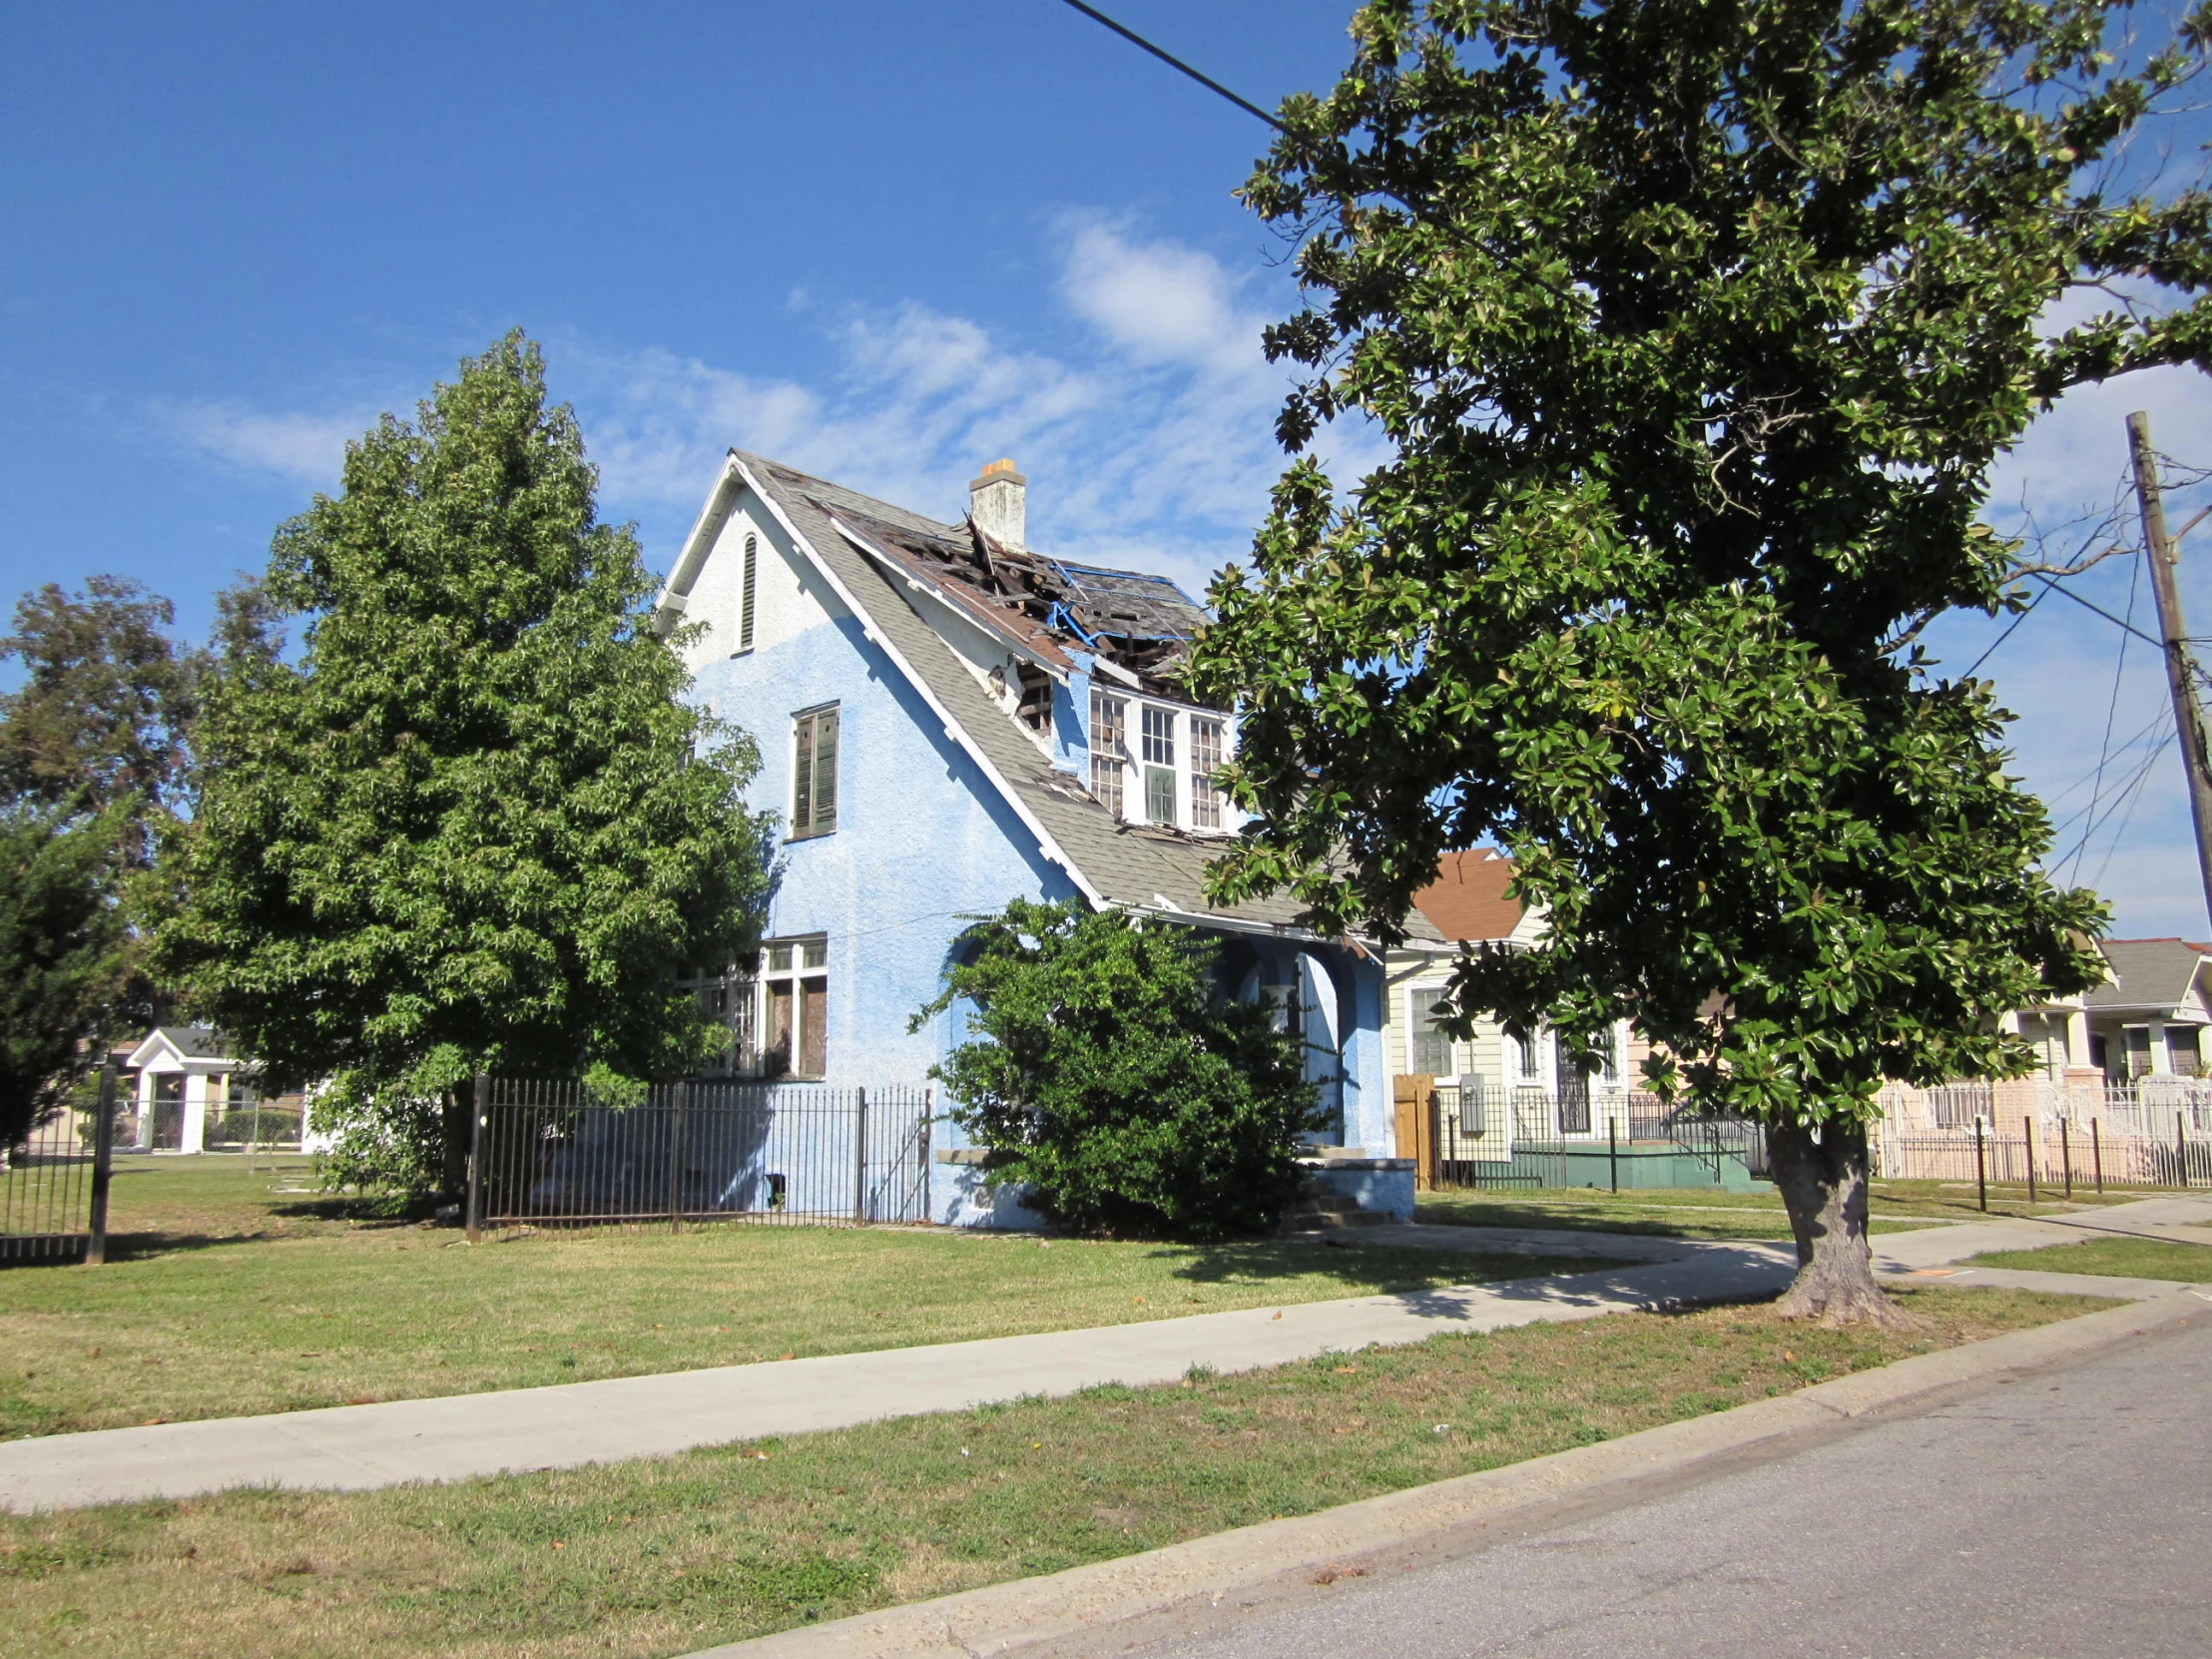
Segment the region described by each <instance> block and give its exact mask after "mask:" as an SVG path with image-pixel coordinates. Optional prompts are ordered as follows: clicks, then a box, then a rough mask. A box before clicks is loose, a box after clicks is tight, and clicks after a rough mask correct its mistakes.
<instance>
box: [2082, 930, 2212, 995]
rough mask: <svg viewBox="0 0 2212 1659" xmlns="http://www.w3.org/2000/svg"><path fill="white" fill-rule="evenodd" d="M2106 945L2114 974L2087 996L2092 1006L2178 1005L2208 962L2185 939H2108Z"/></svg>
mask: <svg viewBox="0 0 2212 1659" xmlns="http://www.w3.org/2000/svg"><path fill="white" fill-rule="evenodd" d="M2102 948H2103V950H2104V959H2105V960H2106V961H2107V962H2109V963H2111V964H2112V977H2111V978H2110V979H2108V980H2106V981H2105V982H2104V983H2103V984H2101V985H2099V986H2097V987H2096V988H2095V989H2094V990H2092V991H2090V992H2089V994H2088V995H2087V996H2086V997H2085V998H2084V999H2083V1000H2084V1001H2085V1002H2086V1003H2087V1004H2088V1006H2089V1007H2090V1008H2092V1009H2100V1008H2101V1009H2114V1008H2172V1007H2175V1006H2177V1005H2178V1004H2179V1003H2180V1002H2181V1001H2182V1000H2183V999H2184V998H2185V997H2187V996H2188V994H2189V987H2190V985H2191V984H2192V983H2193V982H2194V980H2195V978H2196V972H2197V968H2198V966H2199V965H2200V964H2201V963H2202V962H2203V961H2204V953H2203V952H2202V951H2200V950H2199V949H2198V948H2197V947H2196V946H2195V945H2193V944H2190V943H2188V942H2187V941H2186V940H2183V939H2106V940H2105V941H2104V943H2103V946H2102Z"/></svg>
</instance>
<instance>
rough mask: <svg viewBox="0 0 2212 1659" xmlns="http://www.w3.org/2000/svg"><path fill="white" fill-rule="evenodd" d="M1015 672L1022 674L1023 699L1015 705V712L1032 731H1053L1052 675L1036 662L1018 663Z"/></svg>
mask: <svg viewBox="0 0 2212 1659" xmlns="http://www.w3.org/2000/svg"><path fill="white" fill-rule="evenodd" d="M1015 672H1016V673H1018V674H1019V675H1020V676H1021V701H1020V702H1019V703H1017V704H1016V705H1015V706H1014V713H1015V714H1016V715H1018V716H1020V717H1021V723H1022V725H1024V726H1026V727H1028V728H1029V730H1030V731H1032V732H1049V731H1051V730H1052V676H1050V675H1049V674H1047V673H1045V671H1044V670H1043V669H1041V668H1039V667H1037V665H1036V664H1034V663H1021V664H1018V665H1016V669H1015Z"/></svg>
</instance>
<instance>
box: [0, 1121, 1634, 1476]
mask: <svg viewBox="0 0 2212 1659" xmlns="http://www.w3.org/2000/svg"><path fill="white" fill-rule="evenodd" d="M305 1179H306V1172H305V1170H304V1168H303V1167H294V1168H290V1169H286V1170H282V1171H279V1172H277V1173H276V1174H272V1173H271V1172H270V1171H269V1170H267V1169H266V1168H265V1169H264V1170H262V1171H260V1172H252V1171H249V1170H248V1169H246V1168H245V1166H244V1165H243V1164H242V1163H239V1162H225V1161H222V1160H217V1159H175V1160H170V1159H164V1160H160V1161H155V1160H152V1159H134V1160H129V1161H127V1162H126V1163H125V1164H124V1166H123V1167H122V1169H121V1170H119V1172H118V1174H117V1177H116V1184H115V1185H116V1197H115V1214H116V1217H117V1228H118V1232H119V1235H120V1237H119V1238H118V1240H117V1246H116V1249H115V1250H114V1252H113V1253H112V1256H111V1260H110V1262H109V1264H108V1265H107V1266H106V1267H101V1268H87V1267H60V1266H22V1267H13V1268H8V1269H6V1270H4V1271H0V1356H4V1358H0V1436H5V1437H20V1436H23V1435H30V1434H53V1433H60V1432H63V1431H66V1430H71V1429H86V1428H113V1427H120V1426H124V1425H126V1424H131V1423H141V1422H146V1421H149V1420H163V1421H180V1420H184V1419H188V1418H193V1417H209V1416H238V1415H247V1414H251V1413H256V1412H262V1411H289V1410H299V1409H303V1408H306V1407H309V1406H317V1405H341V1404H345V1403H348V1402H360V1401H366V1400H383V1399H410V1398H424V1397H428V1396H431V1395H437V1394H454V1393H473V1392H479V1391H482V1390H486V1389H492V1388H519V1387H532V1386H537V1385H541V1384H545V1383H574V1382H583V1381H588V1380H591V1379H594V1378H603V1377H635V1376H644V1375H651V1374H657V1373H665V1372H676V1371H693V1370H698V1369H700V1368H703V1367H708V1366H729V1365H743V1364H747V1363H751V1362H755V1361H761V1360H776V1359H784V1358H792V1357H803V1356H815V1355H825V1354H851V1353H860V1352H867V1351H872V1350H878V1349H888V1348H907V1347H913V1346H917V1345H921V1344H929V1343H947V1342H960V1341H964V1340H967V1339H970V1338H978V1337H1006V1336H1017V1335H1022V1334H1026V1333H1030V1332H1040V1331H1064V1330H1071V1329H1076V1328H1080V1327H1086V1326H1106V1325H1119V1324H1126V1323H1130V1322H1134V1321H1140V1320H1154V1319H1170V1318H1177V1317H1180V1316H1183V1315H1187V1314H1200V1313H1219V1312H1223V1311H1226V1310H1230V1309H1237V1308H1250V1307H1259V1306H1268V1305H1283V1304H1290V1303H1303V1302H1320V1301H1327V1300H1330V1299H1332V1298H1337V1297H1350V1296H1364V1295H1369V1294H1373V1293H1381V1292H1400V1291H1416V1290H1428V1289H1434V1288H1436V1287H1440V1286H1445V1285H1457V1284H1467V1283H1473V1282H1478V1281H1483V1280H1499V1279H1519V1278H1528V1277H1533V1276H1536V1275H1541V1274H1547V1273H1573V1272H1580V1271H1584V1270H1586V1269H1587V1268H1588V1267H1589V1266H1591V1264H1590V1263H1588V1262H1575V1261H1561V1260H1556V1259H1536V1258H1530V1257H1526V1256H1509V1255H1497V1256H1485V1255H1475V1256H1463V1255H1458V1254H1453V1253H1434V1254H1431V1253H1428V1252H1421V1251H1405V1250H1391V1249H1383V1248H1369V1249H1337V1248H1332V1247H1327V1246H1323V1245H1319V1244H1312V1243H1292V1242H1287V1241H1274V1240H1268V1241H1259V1242H1250V1243H1241V1244H1231V1245H1222V1246H1215V1247H1193V1246H1173V1245H1152V1244H1136V1243H1114V1242H1101V1241H1090V1240H1073V1239H1052V1240H1046V1239H1040V1238H1037V1237H1034V1236H1013V1235H1003V1234H1002V1235H995V1236H991V1235H976V1234H972V1233H947V1232H944V1231H926V1230H918V1229H906V1230H888V1229H869V1230H840V1229H826V1228H815V1227H808V1228H796V1227H750V1226H739V1225H718V1226H710V1227H701V1228H695V1229H692V1230H689V1231H687V1232H684V1233H681V1234H670V1233H666V1232H658V1231H657V1232H650V1233H646V1232H640V1233H629V1234H624V1233H604V1234H593V1235H582V1236H579V1235H573V1234H571V1235H560V1236H556V1235H551V1234H536V1235H515V1236H509V1237H505V1238H500V1239H495V1240H490V1241H487V1242H486V1243H485V1244H483V1245H480V1246H477V1247H475V1248H473V1249H472V1248H470V1247H469V1246H467V1245H465V1244H463V1243H462V1242H461V1239H460V1234H459V1233H458V1232H457V1231H455V1230H454V1229H452V1228H428V1227H418V1226H411V1225H405V1224H402V1223H394V1222H384V1221H375V1220H364V1219H363V1218H362V1217H361V1216H359V1215H357V1214H353V1213H349V1211H348V1209H347V1207H346V1206H345V1205H343V1204H340V1203H337V1202H335V1201H332V1200H329V1199H326V1198H323V1197H320V1196H318V1195H315V1194H313V1193H302V1192H297V1191H286V1190H284V1189H286V1188H295V1187H297V1186H299V1185H300V1184H301V1183H302V1182H303V1181H304V1180H305Z"/></svg>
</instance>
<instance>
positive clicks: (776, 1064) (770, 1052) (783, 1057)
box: [761, 979, 797, 1077]
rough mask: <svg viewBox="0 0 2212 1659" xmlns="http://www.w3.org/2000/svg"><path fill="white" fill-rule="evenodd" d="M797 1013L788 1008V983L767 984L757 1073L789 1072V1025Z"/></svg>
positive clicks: (790, 1033) (783, 981)
mask: <svg viewBox="0 0 2212 1659" xmlns="http://www.w3.org/2000/svg"><path fill="white" fill-rule="evenodd" d="M796 1012H797V1010H796V1009H795V1008H794V1007H793V1005H792V982H791V981H790V980H789V979H771V980H770V981H769V982H768V1041H767V1042H765V1043H763V1044H762V1045H761V1071H762V1074H763V1075H765V1076H768V1077H782V1076H784V1075H785V1074H786V1073H787V1072H789V1071H790V1070H791V1069H792V1026H793V1023H794V1020H793V1015H794V1014H795V1013H796Z"/></svg>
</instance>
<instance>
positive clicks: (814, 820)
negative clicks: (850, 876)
mask: <svg viewBox="0 0 2212 1659" xmlns="http://www.w3.org/2000/svg"><path fill="white" fill-rule="evenodd" d="M792 726H793V734H792V830H791V837H790V838H791V839H793V840H803V839H805V838H806V837H807V836H809V835H827V834H829V833H830V830H834V829H836V827H837V706H836V705H835V704H834V703H832V704H830V706H829V707H827V708H823V709H809V710H808V711H807V712H806V713H805V714H801V715H795V716H794V717H793V720H792Z"/></svg>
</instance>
